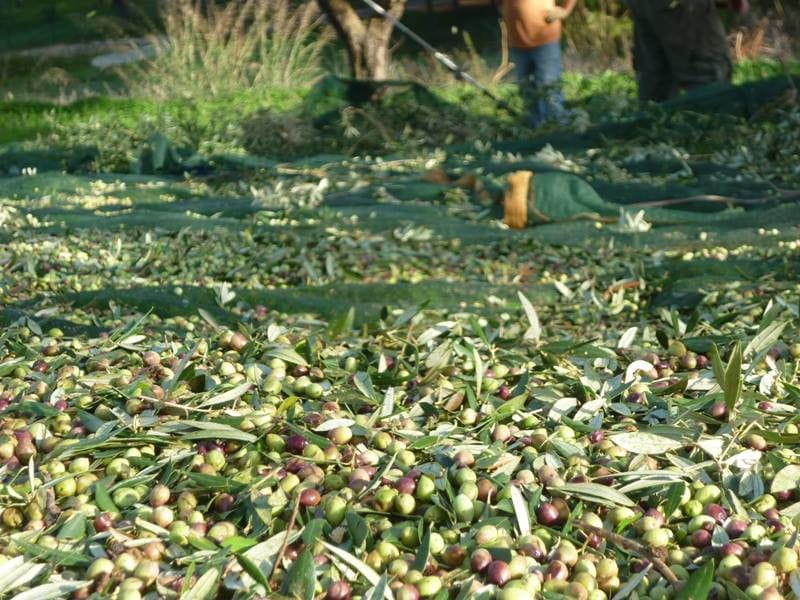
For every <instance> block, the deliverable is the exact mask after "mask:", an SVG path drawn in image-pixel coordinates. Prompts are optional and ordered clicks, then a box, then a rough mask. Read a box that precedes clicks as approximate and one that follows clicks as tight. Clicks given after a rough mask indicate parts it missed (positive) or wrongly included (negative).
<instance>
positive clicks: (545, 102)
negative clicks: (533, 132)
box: [532, 42, 567, 124]
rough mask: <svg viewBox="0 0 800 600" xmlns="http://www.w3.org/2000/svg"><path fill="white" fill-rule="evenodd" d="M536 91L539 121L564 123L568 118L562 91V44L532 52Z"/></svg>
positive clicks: (554, 43) (555, 43)
mask: <svg viewBox="0 0 800 600" xmlns="http://www.w3.org/2000/svg"><path fill="white" fill-rule="evenodd" d="M532 57H533V70H534V80H535V90H536V94H537V109H536V113H537V120H538V122H539V124H541V123H544V122H545V121H551V120H558V121H563V120H564V119H566V117H567V111H566V109H565V108H564V95H563V93H562V91H561V74H562V68H561V44H560V42H553V43H551V44H545V45H543V46H539V47H537V48H534V49H533V50H532Z"/></svg>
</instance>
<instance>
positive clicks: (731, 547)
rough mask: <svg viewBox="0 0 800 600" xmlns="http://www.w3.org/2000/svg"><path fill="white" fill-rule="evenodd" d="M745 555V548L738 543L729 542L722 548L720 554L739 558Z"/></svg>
mask: <svg viewBox="0 0 800 600" xmlns="http://www.w3.org/2000/svg"><path fill="white" fill-rule="evenodd" d="M744 553H745V548H744V546H742V545H741V544H737V543H736V542H728V543H727V544H723V545H722V548H721V549H720V554H721V555H722V556H738V557H739V558H741V557H742V556H744Z"/></svg>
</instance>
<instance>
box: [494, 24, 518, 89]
mask: <svg viewBox="0 0 800 600" xmlns="http://www.w3.org/2000/svg"><path fill="white" fill-rule="evenodd" d="M500 56H501V59H500V66H499V67H497V70H496V71H495V72H494V75H493V76H492V83H499V82H500V81H501V80H502V79H503V77H505V76H506V75H508V72H509V71H510V70H511V69H513V68H514V67H513V65H512V64H511V63H510V62H509V60H508V28H507V27H506V22H505V21H503V20H502V19H500Z"/></svg>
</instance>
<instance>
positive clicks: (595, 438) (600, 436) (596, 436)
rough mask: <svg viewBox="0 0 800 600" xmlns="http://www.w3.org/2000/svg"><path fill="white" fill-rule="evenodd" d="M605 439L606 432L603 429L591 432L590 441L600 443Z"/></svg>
mask: <svg viewBox="0 0 800 600" xmlns="http://www.w3.org/2000/svg"><path fill="white" fill-rule="evenodd" d="M604 439H606V434H605V433H603V430H602V429H597V430H596V431H593V432H592V433H590V434H589V442H591V443H592V444H599V443H600V442H602V441H603V440H604Z"/></svg>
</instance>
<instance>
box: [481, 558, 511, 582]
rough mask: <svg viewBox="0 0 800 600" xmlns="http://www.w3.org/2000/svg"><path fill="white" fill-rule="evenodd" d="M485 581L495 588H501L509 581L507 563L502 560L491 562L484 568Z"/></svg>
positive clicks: (509, 571)
mask: <svg viewBox="0 0 800 600" xmlns="http://www.w3.org/2000/svg"><path fill="white" fill-rule="evenodd" d="M486 579H487V580H488V581H489V583H493V584H495V585H496V586H499V587H503V586H504V585H505V584H506V583H508V580H509V579H511V569H509V568H508V563H506V562H504V561H502V560H493V561H492V562H490V563H489V566H488V567H487V568H486Z"/></svg>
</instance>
